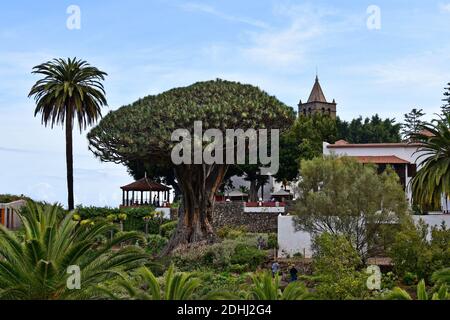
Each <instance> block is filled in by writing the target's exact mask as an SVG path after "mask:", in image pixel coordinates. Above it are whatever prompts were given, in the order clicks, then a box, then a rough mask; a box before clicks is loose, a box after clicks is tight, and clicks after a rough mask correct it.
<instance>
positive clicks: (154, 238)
mask: <svg viewBox="0 0 450 320" xmlns="http://www.w3.org/2000/svg"><path fill="white" fill-rule="evenodd" d="M167 242H168V240H167V238H164V237H163V236H160V235H159V234H150V235H148V237H147V252H148V253H150V254H152V255H156V254H159V253H160V252H161V251H162V249H163V248H164V247H165V246H166V245H167Z"/></svg>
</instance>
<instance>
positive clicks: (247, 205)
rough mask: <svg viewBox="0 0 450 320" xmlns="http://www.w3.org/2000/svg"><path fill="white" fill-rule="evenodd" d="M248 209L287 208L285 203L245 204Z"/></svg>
mask: <svg viewBox="0 0 450 320" xmlns="http://www.w3.org/2000/svg"><path fill="white" fill-rule="evenodd" d="M244 205H245V207H247V208H258V207H262V208H277V207H286V203H285V202H246V203H244Z"/></svg>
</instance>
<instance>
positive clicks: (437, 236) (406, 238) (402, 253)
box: [389, 221, 450, 282]
mask: <svg viewBox="0 0 450 320" xmlns="http://www.w3.org/2000/svg"><path fill="white" fill-rule="evenodd" d="M429 232H430V230H429V226H428V225H427V224H425V223H424V222H420V223H418V224H414V223H413V222H412V221H405V222H404V223H403V225H402V230H401V231H400V232H399V233H398V234H397V235H396V237H395V242H394V244H393V245H392V247H391V249H390V251H389V255H390V257H391V258H392V260H393V263H394V270H395V272H396V273H397V274H398V275H399V276H400V277H402V278H404V277H405V276H406V278H407V279H409V278H411V277H410V275H411V274H413V275H414V277H415V279H416V280H418V279H425V280H426V281H427V282H428V281H429V279H430V277H431V275H432V273H433V272H435V271H437V270H440V269H443V268H445V267H448V266H449V265H450V230H449V229H448V228H447V227H446V226H445V225H442V226H441V227H440V228H432V230H431V237H432V239H431V241H428V240H427V234H428V233H429Z"/></svg>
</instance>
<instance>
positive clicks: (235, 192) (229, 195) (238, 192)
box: [227, 190, 248, 197]
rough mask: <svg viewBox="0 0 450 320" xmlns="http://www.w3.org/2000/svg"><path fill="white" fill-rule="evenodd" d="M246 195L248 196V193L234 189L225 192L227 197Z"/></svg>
mask: <svg viewBox="0 0 450 320" xmlns="http://www.w3.org/2000/svg"><path fill="white" fill-rule="evenodd" d="M247 196H248V194H246V193H244V192H242V191H240V190H234V191H231V192H229V193H228V194H227V197H247Z"/></svg>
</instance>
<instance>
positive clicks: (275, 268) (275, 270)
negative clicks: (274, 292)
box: [272, 260, 280, 278]
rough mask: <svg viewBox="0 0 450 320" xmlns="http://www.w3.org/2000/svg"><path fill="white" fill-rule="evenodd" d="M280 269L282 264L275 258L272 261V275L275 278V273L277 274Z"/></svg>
mask: <svg viewBox="0 0 450 320" xmlns="http://www.w3.org/2000/svg"><path fill="white" fill-rule="evenodd" d="M279 271H280V264H279V263H278V261H276V260H275V261H274V263H272V277H273V278H275V275H277V274H278V272H279Z"/></svg>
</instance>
